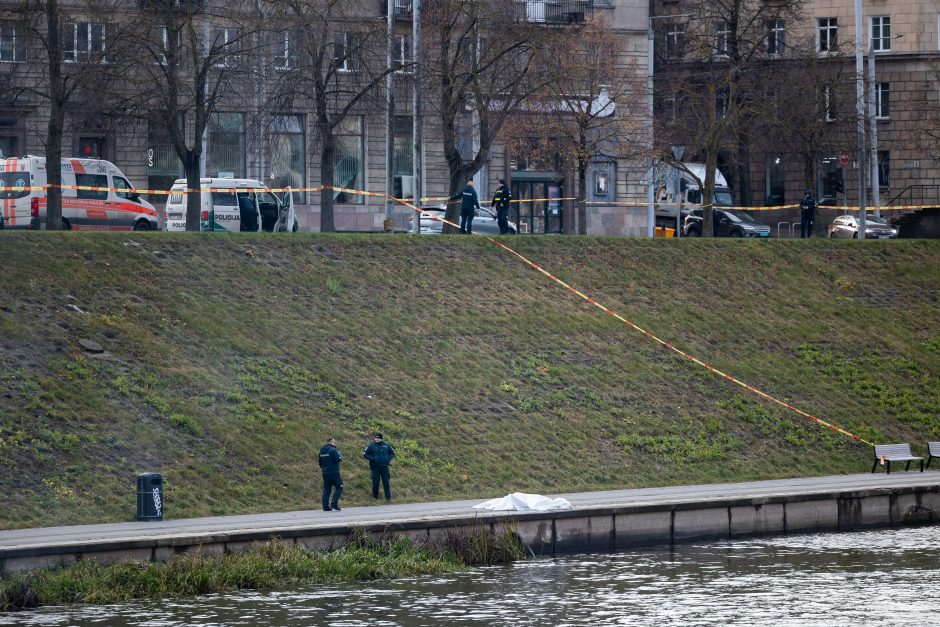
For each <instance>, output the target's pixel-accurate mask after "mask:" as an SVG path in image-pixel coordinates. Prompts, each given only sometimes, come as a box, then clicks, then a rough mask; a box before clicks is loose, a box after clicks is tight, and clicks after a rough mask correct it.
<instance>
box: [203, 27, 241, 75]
mask: <svg viewBox="0 0 940 627" xmlns="http://www.w3.org/2000/svg"><path fill="white" fill-rule="evenodd" d="M209 55H210V56H212V57H214V58H215V59H217V61H216V63H215V66H216V67H227V68H234V67H238V65H239V63H241V31H240V30H238V29H237V28H217V29H215V32H214V33H213V35H212V49H211V50H210V51H209Z"/></svg>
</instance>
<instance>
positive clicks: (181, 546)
mask: <svg viewBox="0 0 940 627" xmlns="http://www.w3.org/2000/svg"><path fill="white" fill-rule="evenodd" d="M931 523H940V485H924V486H907V487H893V488H873V489H866V490H853V491H843V492H832V493H824V494H811V495H806V494H801V495H774V496H770V497H760V498H709V499H703V500H697V501H694V502H689V501H686V502H674V503H658V504H651V505H636V506H630V505H623V506H605V507H591V508H579V509H577V510H573V511H563V512H505V513H502V512H500V513H489V512H488V513H481V514H478V515H474V516H445V517H442V518H438V519H433V520H404V521H400V522H394V523H382V524H350V525H336V526H322V525H320V526H317V527H310V528H285V529H270V528H269V529H265V530H263V531H247V532H246V531H242V532H232V533H218V532H216V533H212V534H203V535H191V536H186V537H172V538H159V539H134V540H119V541H108V540H106V539H105V540H96V541H95V542H93V543H87V542H86V543H83V544H81V545H80V546H79V545H75V546H69V545H68V543H59V544H57V545H55V546H28V547H23V548H13V549H4V550H2V551H0V576H9V575H12V574H14V573H18V572H22V571H26V570H32V569H37V568H54V567H58V566H68V565H70V564H73V563H75V562H76V561H77V560H80V559H94V560H97V561H99V562H102V563H114V562H124V561H132V560H137V561H165V560H167V559H169V558H170V557H172V556H173V555H176V554H180V553H188V552H194V551H201V552H202V553H204V554H221V553H227V552H236V551H242V550H245V549H246V548H248V547H250V546H251V544H252V543H254V542H263V541H267V540H270V539H272V538H275V537H277V538H281V539H282V540H283V541H286V542H291V543H296V544H299V545H303V546H305V547H308V548H311V549H325V550H329V549H333V548H337V547H339V546H342V545H343V544H344V543H345V542H346V540H347V538H348V537H349V535H350V534H352V533H361V532H366V533H368V534H372V535H376V536H379V535H384V534H392V535H407V536H410V537H412V538H414V539H416V540H420V541H430V542H435V541H441V540H442V539H446V537H447V535H448V534H449V533H454V532H459V531H460V529H461V528H466V527H468V526H475V525H480V524H483V525H486V526H488V527H490V528H491V529H492V530H494V531H498V530H500V529H506V528H508V529H511V530H513V531H514V532H515V533H517V534H518V535H519V538H520V539H521V541H522V542H523V544H524V545H525V546H526V547H527V548H528V549H529V550H531V551H532V552H533V553H534V554H536V555H554V554H563V553H572V552H609V551H617V550H622V549H629V548H636V547H644V546H657V545H669V544H676V543H681V542H689V541H700V540H709V539H722V538H741V537H753V536H761V535H782V534H788V533H806V532H817V531H830V532H832V531H846V530H852V529H862V528H873V527H895V526H901V525H916V524H931Z"/></svg>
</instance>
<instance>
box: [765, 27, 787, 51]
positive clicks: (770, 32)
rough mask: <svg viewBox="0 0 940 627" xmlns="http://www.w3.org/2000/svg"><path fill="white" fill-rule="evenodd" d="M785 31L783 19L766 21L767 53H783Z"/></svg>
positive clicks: (785, 40)
mask: <svg viewBox="0 0 940 627" xmlns="http://www.w3.org/2000/svg"><path fill="white" fill-rule="evenodd" d="M786 36H787V31H786V28H785V24H784V21H783V20H769V21H768V22H767V54H774V55H777V54H783V49H784V47H785V46H786V42H787V39H786Z"/></svg>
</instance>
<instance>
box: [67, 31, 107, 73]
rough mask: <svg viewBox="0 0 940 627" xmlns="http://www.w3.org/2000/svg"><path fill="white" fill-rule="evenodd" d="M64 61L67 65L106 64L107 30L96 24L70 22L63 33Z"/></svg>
mask: <svg viewBox="0 0 940 627" xmlns="http://www.w3.org/2000/svg"><path fill="white" fill-rule="evenodd" d="M62 59H63V60H64V61H65V62H66V63H88V62H91V61H100V62H104V61H105V60H106V59H105V28H104V24H98V23H96V22H69V23H68V24H66V26H65V28H64V29H63V31H62Z"/></svg>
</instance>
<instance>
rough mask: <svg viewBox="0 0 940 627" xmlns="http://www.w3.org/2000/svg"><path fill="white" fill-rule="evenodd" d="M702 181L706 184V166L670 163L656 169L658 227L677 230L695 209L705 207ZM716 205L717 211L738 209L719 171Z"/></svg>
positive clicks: (715, 193) (715, 196) (655, 189)
mask: <svg viewBox="0 0 940 627" xmlns="http://www.w3.org/2000/svg"><path fill="white" fill-rule="evenodd" d="M699 181H703V182H704V181H705V164H704V163H683V164H682V167H678V166H674V165H670V164H667V163H659V164H657V165H656V167H655V169H654V179H653V182H654V191H655V201H656V224H657V225H660V226H668V227H669V228H674V227H675V226H676V224H677V223H678V224H681V223H682V221H683V220H684V219H685V217H686V216H687V215H688V214H689V212H690V211H692V209H694V208H695V206H694V205H700V204H702V188H701V185H700V184H699ZM712 205H713V206H715V207H733V206H734V194H733V193H732V191H731V188H730V187H729V186H728V182H727V181H726V180H725V177H724V175H722V173H721V172H720V171H719V170H717V169H716V170H715V191H714V194H713V195H712ZM680 210H681V217H680ZM677 219H678V222H677Z"/></svg>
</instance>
